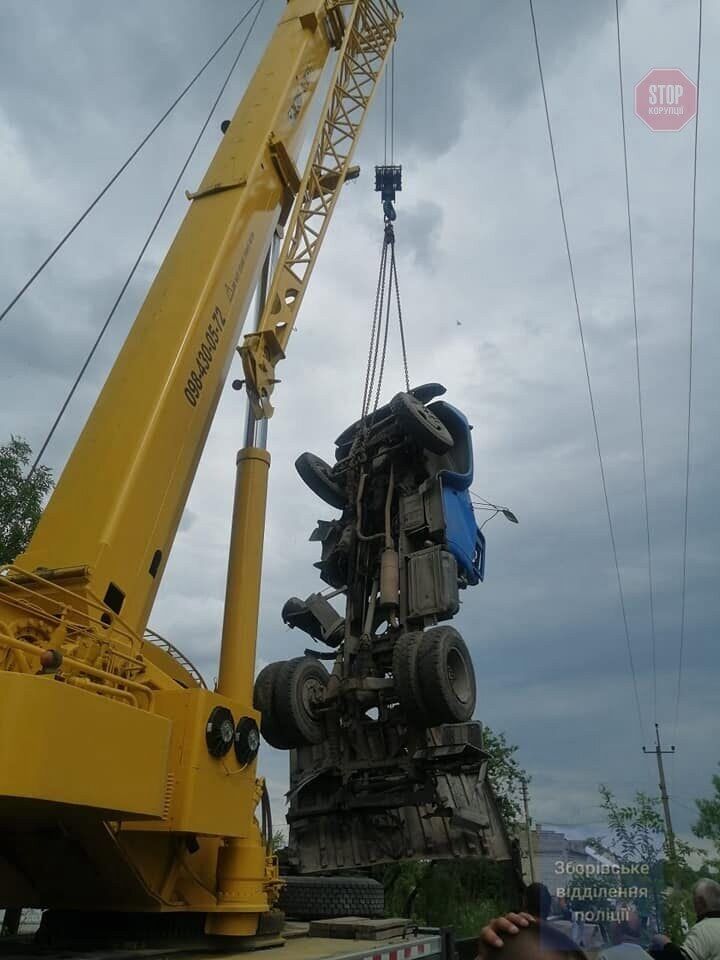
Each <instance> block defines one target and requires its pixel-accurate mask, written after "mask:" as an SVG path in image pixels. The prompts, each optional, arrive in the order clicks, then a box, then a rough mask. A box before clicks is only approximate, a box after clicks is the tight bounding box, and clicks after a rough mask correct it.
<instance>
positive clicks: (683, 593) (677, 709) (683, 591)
mask: <svg viewBox="0 0 720 960" xmlns="http://www.w3.org/2000/svg"><path fill="white" fill-rule="evenodd" d="M701 51H702V0H698V45H697V101H696V105H695V141H694V145H693V182H692V240H691V246H690V332H689V345H688V400H687V444H686V452H685V508H684V522H683V560H682V589H681V601H680V649H679V653H678V681H677V697H676V699H675V737H674V738H676V737H677V731H678V724H679V722H680V692H681V689H682V669H683V648H684V646H685V599H686V590H687V542H688V501H689V498H690V497H689V495H690V427H691V419H692V378H693V327H694V325H695V223H696V212H697V204H696V197H697V157H698V125H699V123H700V54H701Z"/></svg>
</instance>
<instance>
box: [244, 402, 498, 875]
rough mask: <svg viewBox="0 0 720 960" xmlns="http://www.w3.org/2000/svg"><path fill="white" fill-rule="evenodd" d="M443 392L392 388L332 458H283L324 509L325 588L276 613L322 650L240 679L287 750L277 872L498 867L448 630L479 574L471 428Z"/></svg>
mask: <svg viewBox="0 0 720 960" xmlns="http://www.w3.org/2000/svg"><path fill="white" fill-rule="evenodd" d="M444 393H445V388H444V387H442V386H441V385H440V384H436V383H430V384H424V385H423V386H420V387H417V388H415V389H413V390H410V391H409V392H406V393H399V394H397V396H395V397H394V399H393V400H392V401H391V402H390V403H389V404H387V405H385V406H382V407H380V408H379V409H376V410H375V411H374V412H372V413H369V414H367V415H366V416H364V417H363V418H362V419H361V420H359V421H358V422H356V423H354V424H353V425H352V426H351V427H349V428H348V429H347V430H345V431H344V432H343V433H342V434H341V435H340V436H339V437H338V439H337V440H336V452H335V463H334V464H333V465H332V466H331V465H330V464H328V463H326V462H324V461H323V460H322V459H320V458H319V457H317V456H315V455H314V454H310V453H304V454H302V456H300V457H299V458H298V460H297V463H296V467H297V470H298V472H299V474H300V476H301V477H302V478H303V480H304V481H305V482H306V483H307V484H308V486H309V487H310V488H311V489H312V490H313V491H314V492H315V493H316V494H317V495H318V496H319V497H320V498H321V499H322V500H323V501H324V502H325V503H327V504H328V505H329V506H331V507H334V508H335V509H337V510H339V511H341V516H340V517H339V519H335V520H320V521H319V523H318V526H317V528H316V530H315V531H314V532H313V534H312V537H311V539H312V540H316V541H318V542H319V543H320V546H321V559H320V561H319V562H318V563H317V564H316V566H317V567H318V569H319V571H320V576H321V578H322V580H323V581H324V582H325V583H326V584H327V589H326V590H324V591H323V592H318V593H314V594H312V595H311V596H309V597H307V598H306V599H305V600H300V599H299V598H296V597H293V598H291V599H290V600H288V601H287V603H286V604H285V606H284V608H283V611H282V616H283V620H284V621H285V623H286V624H287V625H288V626H290V627H292V628H295V629H297V630H300V631H302V632H304V633H305V634H307V635H309V636H310V637H311V638H312V639H313V640H314V641H315V643H316V644H318V645H321V646H313V647H312V648H311V649H306V650H305V651H304V654H303V655H302V656H299V657H295V658H293V659H291V660H287V661H283V662H278V663H271V664H270V665H269V666H267V667H265V668H264V669H263V670H262V671H261V673H260V674H259V675H258V678H257V681H256V684H255V706H256V707H257V709H259V710H260V711H261V713H262V734H263V736H264V738H265V739H266V740H267V741H268V743H270V744H271V745H272V746H274V747H277V748H279V749H284V750H290V751H291V753H290V771H291V773H290V792H289V797H288V799H289V811H288V817H287V819H288V823H289V831H290V834H289V849H288V858H289V864H288V865H289V867H290V869H291V870H292V871H294V872H298V873H303V874H312V873H318V872H332V871H334V870H342V869H348V868H357V867H362V866H366V865H369V864H375V863H381V862H386V861H392V860H400V859H410V858H430V859H442V858H449V857H466V856H477V857H488V858H490V859H493V860H499V861H500V860H507V861H511V860H513V848H512V845H511V843H510V841H509V838H508V836H507V833H506V830H505V827H504V824H503V822H502V819H501V817H500V815H499V813H498V809H497V804H496V801H495V797H494V795H493V791H492V786H491V784H490V782H489V781H488V779H487V775H486V774H487V764H488V756H487V754H486V752H485V751H484V749H483V739H482V727H481V724H480V723H478V722H475V721H473V719H472V717H473V714H474V711H475V703H476V687H475V671H474V668H473V662H472V659H471V657H470V653H469V651H468V648H467V645H466V644H465V641H464V640H463V638H462V637H461V636H460V634H459V633H458V631H457V630H455V629H454V628H453V627H452V626H450V625H448V624H447V621H449V620H451V619H452V618H453V617H454V616H455V614H456V613H457V612H458V610H459V591H460V590H462V589H465V588H467V587H471V586H475V585H476V584H478V583H479V582H480V581H481V580H482V579H483V577H484V566H485V539H484V537H483V534H482V532H481V530H480V529H479V528H478V526H477V523H476V521H475V516H474V513H473V507H472V503H471V499H470V495H469V488H470V485H471V483H472V478H473V454H472V443H471V436H470V430H471V427H470V425H469V424H468V421H467V419H466V417H465V416H464V415H463V414H462V413H461V412H460V411H459V410H458V409H456V408H455V407H453V406H451V405H450V404H449V403H447V402H445V401H443V400H439V399H437V398H438V397H440V396H442V395H443V394H444ZM342 599H344V611H343V612H340V611H338V609H337V607H336V606H335V605H334V604H333V602H332V601H335V602H336V603H337V602H338V601H341V600H342ZM322 647H324V648H325V649H322ZM326 664H328V667H329V669H328V667H326Z"/></svg>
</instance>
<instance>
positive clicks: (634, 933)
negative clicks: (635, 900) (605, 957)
mask: <svg viewBox="0 0 720 960" xmlns="http://www.w3.org/2000/svg"><path fill="white" fill-rule="evenodd" d="M641 933H642V924H641V922H640V917H639V916H638V915H637V913H634V912H633V913H631V914H630V915H629V916H628V917H627V919H625V920H619V921H618V922H617V923H616V924H614V926H613V928H612V932H611V939H612V942H613V943H614V944H615V945H617V944H619V943H639V942H640V935H641Z"/></svg>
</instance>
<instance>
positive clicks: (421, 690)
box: [393, 626, 476, 727]
mask: <svg viewBox="0 0 720 960" xmlns="http://www.w3.org/2000/svg"><path fill="white" fill-rule="evenodd" d="M393 675H394V677H395V688H396V693H397V696H398V700H399V702H400V706H401V707H402V708H403V710H404V711H405V713H406V715H407V717H408V719H409V720H410V721H411V722H412V723H416V724H418V725H421V726H425V727H436V726H439V725H440V724H442V723H464V722H466V721H467V720H470V719H471V718H472V715H473V713H474V712H475V703H476V687H475V670H474V668H473V662H472V658H471V657H470V651H469V650H468V648H467V645H466V643H465V641H464V640H463V638H462V637H461V636H460V634H459V633H458V632H457V630H455V629H453V627H445V626H442V627H432V628H431V629H429V630H425V631H414V632H412V633H406V634H403V635H402V636H401V637H400V638H399V639H398V640H397V642H396V644H395V649H394V651H393Z"/></svg>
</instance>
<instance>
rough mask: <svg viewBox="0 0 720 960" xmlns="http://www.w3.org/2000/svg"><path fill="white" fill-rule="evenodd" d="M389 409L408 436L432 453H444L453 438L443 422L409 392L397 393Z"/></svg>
mask: <svg viewBox="0 0 720 960" xmlns="http://www.w3.org/2000/svg"><path fill="white" fill-rule="evenodd" d="M390 409H391V411H392V412H393V414H394V415H395V417H396V418H397V421H398V423H399V424H400V426H401V427H403V429H404V430H405V432H406V433H407V434H408V436H410V437H412V439H413V440H416V441H417V442H418V443H419V444H420V446H421V447H424V448H425V449H426V450H431V451H432V452H433V453H446V452H447V451H448V450H449V449H450V448H451V447H452V445H453V438H452V436H451V435H450V431H449V430H448V428H447V427H446V426H445V424H444V423H443V422H442V420H440V418H439V417H437V416H436V415H435V414H434V413H433V412H432V410H429V409H428V408H427V407H426V406H425V404H424V403H422V402H421V401H420V400H418V399H417V397H414V396H413V395H412V394H411V393H398V394H397V395H396V396H395V397H393V399H392V400H391V401H390Z"/></svg>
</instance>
